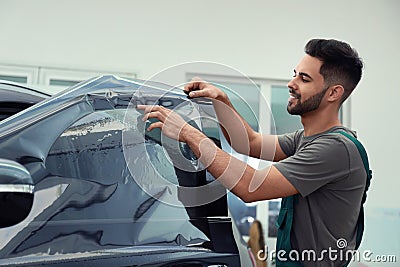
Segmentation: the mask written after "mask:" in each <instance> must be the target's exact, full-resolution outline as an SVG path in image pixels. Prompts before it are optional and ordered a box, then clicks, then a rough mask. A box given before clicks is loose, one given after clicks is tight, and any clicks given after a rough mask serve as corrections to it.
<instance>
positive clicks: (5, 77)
mask: <svg viewBox="0 0 400 267" xmlns="http://www.w3.org/2000/svg"><path fill="white" fill-rule="evenodd" d="M0 80H6V81H11V82H16V83H27V82H28V78H27V77H26V76H9V75H0Z"/></svg>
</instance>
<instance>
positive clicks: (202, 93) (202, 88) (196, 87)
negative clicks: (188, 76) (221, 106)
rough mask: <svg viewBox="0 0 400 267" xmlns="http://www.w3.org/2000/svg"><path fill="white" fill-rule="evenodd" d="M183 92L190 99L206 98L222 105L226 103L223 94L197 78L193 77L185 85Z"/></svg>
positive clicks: (226, 100)
mask: <svg viewBox="0 0 400 267" xmlns="http://www.w3.org/2000/svg"><path fill="white" fill-rule="evenodd" d="M183 90H184V91H185V93H186V94H187V95H188V96H189V97H191V98H196V97H207V98H211V99H215V100H218V101H221V102H224V103H227V102H228V96H227V95H226V93H225V92H223V91H222V90H221V89H219V88H218V87H216V86H214V85H212V84H210V83H208V82H206V81H203V80H201V79H200V78H198V77H194V78H193V79H192V80H191V81H190V82H189V83H188V84H186V85H185V87H184V89H183Z"/></svg>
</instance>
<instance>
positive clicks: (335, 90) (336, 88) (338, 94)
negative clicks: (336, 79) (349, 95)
mask: <svg viewBox="0 0 400 267" xmlns="http://www.w3.org/2000/svg"><path fill="white" fill-rule="evenodd" d="M328 92H329V94H328V101H331V102H334V101H337V100H339V101H340V100H341V99H342V96H343V94H344V88H343V86H342V85H340V84H338V85H333V86H331V88H330V89H329V91H328Z"/></svg>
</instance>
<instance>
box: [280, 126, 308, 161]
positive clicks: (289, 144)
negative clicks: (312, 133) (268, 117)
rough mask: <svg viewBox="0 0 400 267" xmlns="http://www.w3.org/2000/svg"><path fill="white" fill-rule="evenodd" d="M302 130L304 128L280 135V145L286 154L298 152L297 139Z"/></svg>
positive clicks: (290, 154)
mask: <svg viewBox="0 0 400 267" xmlns="http://www.w3.org/2000/svg"><path fill="white" fill-rule="evenodd" d="M302 131H303V130H298V131H296V132H293V133H289V134H282V135H278V143H279V146H280V147H281V149H282V151H283V153H285V155H286V156H288V157H289V156H292V155H294V153H296V147H297V143H298V140H297V139H298V138H299V136H301V133H302Z"/></svg>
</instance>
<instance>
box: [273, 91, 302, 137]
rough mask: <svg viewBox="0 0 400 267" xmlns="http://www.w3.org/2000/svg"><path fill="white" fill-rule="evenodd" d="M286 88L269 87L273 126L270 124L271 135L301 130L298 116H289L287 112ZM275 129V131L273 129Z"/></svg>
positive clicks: (287, 94)
mask: <svg viewBox="0 0 400 267" xmlns="http://www.w3.org/2000/svg"><path fill="white" fill-rule="evenodd" d="M288 98H289V93H288V88H287V87H286V86H272V87H271V110H272V116H273V119H274V120H275V125H274V124H273V123H271V133H272V134H274V133H276V134H284V133H291V132H294V131H296V130H298V129H302V128H303V126H302V125H301V121H300V116H297V115H296V116H295V115H290V114H289V113H288V112H287V109H286V107H287V104H288ZM274 126H275V127H276V131H275V129H274V128H273V127H274Z"/></svg>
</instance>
